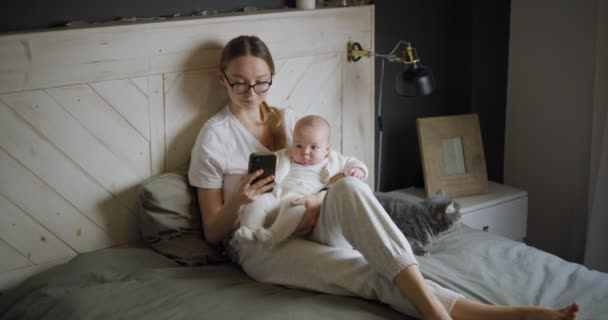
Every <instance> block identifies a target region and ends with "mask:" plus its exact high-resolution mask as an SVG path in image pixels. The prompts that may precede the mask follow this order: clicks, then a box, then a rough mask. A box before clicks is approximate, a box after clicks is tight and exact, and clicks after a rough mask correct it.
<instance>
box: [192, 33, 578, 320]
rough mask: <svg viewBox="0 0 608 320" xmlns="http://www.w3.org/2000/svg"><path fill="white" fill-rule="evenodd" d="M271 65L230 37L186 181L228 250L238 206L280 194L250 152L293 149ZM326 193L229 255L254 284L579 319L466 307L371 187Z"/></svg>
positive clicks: (416, 308)
mask: <svg viewBox="0 0 608 320" xmlns="http://www.w3.org/2000/svg"><path fill="white" fill-rule="evenodd" d="M274 71H275V70H274V63H273V60H272V57H271V55H270V52H269V51H268V48H267V47H266V45H265V44H264V43H263V42H262V41H261V40H260V39H259V38H257V37H255V36H240V37H237V38H235V39H232V40H231V41H230V42H228V44H226V46H225V47H224V50H223V52H222V56H221V60H220V66H219V70H218V79H219V81H220V83H221V85H222V86H223V87H224V88H226V91H227V93H228V97H229V99H230V102H229V104H228V105H227V106H226V107H225V108H224V109H223V110H221V111H219V112H218V113H217V114H215V115H214V116H213V117H212V118H210V119H209V120H208V121H207V122H206V123H205V125H204V126H203V128H202V129H201V131H200V133H199V136H198V138H197V140H196V143H195V146H194V149H193V150H192V158H191V162H190V170H189V173H188V176H189V179H190V183H191V184H192V185H193V186H195V187H197V188H198V197H199V204H200V210H201V214H202V220H203V230H204V233H205V237H206V239H207V241H209V242H211V243H215V244H218V243H227V240H229V238H230V237H231V236H232V233H233V231H234V230H235V227H236V226H237V225H238V216H239V213H240V212H241V208H242V207H243V206H244V205H245V204H248V203H250V202H252V201H254V200H255V199H257V198H258V197H259V196H260V195H261V194H262V193H264V192H265V191H267V190H269V189H271V188H273V187H274V185H275V182H274V178H273V177H268V178H266V179H263V180H261V181H258V182H256V183H252V181H253V180H254V179H255V178H256V177H258V176H259V175H261V174H262V172H261V171H258V172H255V173H252V174H248V175H247V174H246V169H247V161H248V157H249V154H250V153H252V152H259V151H274V150H278V149H281V148H284V147H286V146H288V145H289V144H290V143H291V132H292V130H293V126H294V119H293V115H292V114H291V113H290V112H289V111H281V110H278V109H275V108H272V107H269V106H268V105H267V104H266V103H265V102H264V99H265V97H266V94H267V92H268V90H269V89H270V87H271V85H272V76H273V75H274ZM339 178H340V177H336V179H334V180H336V182H335V183H333V184H332V185H331V187H330V188H329V191H320V192H319V193H317V194H314V195H311V196H307V197H305V198H302V199H298V200H296V201H294V205H304V206H305V207H306V212H305V215H304V218H303V219H302V222H301V223H300V225H299V226H298V229H297V233H299V234H301V235H307V238H306V239H304V238H292V239H288V240H287V241H285V243H284V244H283V245H282V246H280V247H278V248H276V249H274V250H269V249H266V248H264V246H262V245H260V244H257V243H255V242H250V243H243V244H239V245H238V247H237V248H228V249H229V251H233V252H234V253H235V257H234V259H235V260H236V261H237V262H238V263H239V264H240V265H241V266H242V267H243V269H244V270H245V272H247V273H248V274H249V275H250V276H251V277H252V278H254V279H256V280H258V281H260V282H267V283H274V284H280V285H286V286H291V287H299V288H305V289H310V290H315V291H321V292H325V293H329V294H339V295H354V296H360V297H363V298H367V299H375V300H379V301H382V302H384V303H386V304H389V305H391V306H392V307H393V308H395V309H397V310H399V311H401V312H403V313H405V314H409V315H413V316H420V317H422V318H424V319H452V318H453V319H497V320H499V319H537V320H538V319H540V320H542V319H574V318H575V317H576V312H577V311H578V305H577V304H575V303H573V304H571V305H569V306H567V307H565V308H563V309H559V310H553V309H545V308H541V307H500V306H492V305H486V304H481V303H477V302H473V301H470V300H467V299H465V298H464V297H463V296H462V295H460V294H458V293H455V292H453V291H451V290H448V289H446V288H442V287H441V286H439V285H437V284H436V283H434V282H432V281H428V280H425V279H424V278H423V277H422V274H421V273H420V270H419V268H418V262H417V261H416V258H415V257H414V255H413V253H412V249H411V247H410V245H409V243H408V241H407V239H405V237H404V236H403V234H402V233H401V232H400V231H399V230H398V229H397V227H396V226H395V225H394V223H393V222H392V221H391V220H390V218H389V217H388V214H387V213H386V212H385V211H384V209H383V208H382V206H381V205H380V204H379V203H378V201H377V200H376V198H375V197H374V195H373V193H372V191H371V190H370V188H368V187H367V185H365V184H364V183H363V182H361V181H360V180H358V179H355V178H352V177H346V178H342V179H339Z"/></svg>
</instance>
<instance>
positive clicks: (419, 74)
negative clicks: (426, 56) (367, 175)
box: [347, 40, 435, 190]
mask: <svg viewBox="0 0 608 320" xmlns="http://www.w3.org/2000/svg"><path fill="white" fill-rule="evenodd" d="M402 44H405V45H406V48H405V50H403V53H402V55H401V56H397V55H396V54H395V52H396V51H397V49H398V48H399V46H400V45H402ZM347 54H348V61H351V62H356V61H359V60H360V59H361V57H367V58H370V57H380V58H383V59H382V64H381V67H380V90H379V92H378V118H377V121H378V134H379V140H380V141H379V147H378V171H377V173H376V174H377V177H376V190H379V188H380V181H381V180H380V179H381V178H380V177H381V174H382V131H383V130H382V87H383V86H382V83H383V81H384V61H385V60H388V61H390V62H396V63H401V64H403V65H404V69H403V71H401V72H399V73H398V74H397V77H396V78H395V92H396V93H397V94H398V95H400V96H404V97H419V96H426V95H429V94H431V93H433V90H434V89H435V84H434V80H433V75H432V73H431V71H430V70H429V69H427V68H426V67H425V66H423V65H422V64H420V59H419V58H418V55H417V53H416V48H412V46H411V43H409V42H406V41H403V40H400V41H399V42H398V43H397V45H396V46H395V48H394V49H393V50H392V51H391V52H390V53H389V54H379V53H373V52H371V51H369V50H363V48H362V47H361V45H360V44H359V43H358V42H351V41H349V42H348V48H347Z"/></svg>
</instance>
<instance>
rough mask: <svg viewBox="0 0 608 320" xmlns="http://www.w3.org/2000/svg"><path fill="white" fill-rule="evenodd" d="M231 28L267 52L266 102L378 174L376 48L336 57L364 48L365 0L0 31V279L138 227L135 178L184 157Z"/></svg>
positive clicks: (213, 89)
mask: <svg viewBox="0 0 608 320" xmlns="http://www.w3.org/2000/svg"><path fill="white" fill-rule="evenodd" d="M240 34H255V35H258V36H259V37H260V38H261V39H262V40H264V41H265V42H266V44H267V45H268V47H269V48H270V51H271V52H272V54H273V56H274V58H275V61H276V66H277V74H276V77H275V78H274V80H273V87H272V88H271V91H270V94H269V96H268V102H269V103H270V104H271V105H274V106H278V107H288V108H292V109H294V110H295V111H296V113H298V114H301V115H303V114H309V113H315V114H320V115H323V116H325V117H326V118H327V119H329V120H330V122H331V124H332V144H333V145H334V147H335V148H337V149H339V150H341V151H342V152H344V153H345V154H349V155H354V156H356V157H358V158H359V159H361V160H363V161H365V162H366V163H367V164H368V165H369V167H370V168H371V170H370V171H371V173H373V172H374V170H373V168H374V101H373V100H374V81H373V77H374V69H373V68H374V63H373V59H362V60H360V61H359V62H357V63H349V62H347V61H346V45H347V41H348V40H353V41H357V42H360V43H361V44H362V45H363V47H365V48H372V47H373V45H374V7H373V6H360V7H348V8H332V9H317V10H305V11H299V10H281V11H275V12H268V13H257V14H248V15H231V16H217V17H208V18H189V19H182V20H177V21H163V22H154V23H145V24H129V25H121V26H105V27H94V28H85V29H68V30H58V31H44V32H30V33H20V34H9V35H2V36H0V289H2V288H6V287H9V286H12V285H14V284H15V283H17V282H19V281H21V280H22V279H24V278H25V277H27V276H29V275H31V274H33V273H36V272H39V271H41V270H43V269H46V268H48V267H50V266H52V265H55V264H58V263H62V262H65V261H67V260H68V259H70V258H71V257H74V256H75V255H77V254H79V253H83V252H88V251H92V250H97V249H101V248H106V247H111V246H115V245H120V244H125V243H128V241H129V239H132V238H134V237H135V236H136V233H135V228H134V225H133V223H132V217H133V208H134V207H135V203H136V196H137V189H138V186H139V184H140V183H141V182H142V181H143V180H144V179H146V178H147V177H150V176H151V175H155V174H159V173H162V172H166V171H170V170H172V169H175V168H177V167H179V166H182V165H184V164H187V162H188V160H189V154H190V150H191V147H192V144H193V142H194V139H195V137H196V134H197V133H198V130H199V129H200V127H201V125H202V123H203V122H204V121H205V120H206V119H207V118H208V117H209V116H210V115H212V114H213V113H214V112H216V111H217V110H219V109H220V108H221V107H223V106H224V105H225V103H226V101H227V100H226V97H225V93H224V92H223V90H221V89H220V86H219V85H218V83H217V80H216V68H217V64H218V61H219V55H220V51H221V48H222V46H223V45H224V44H225V43H226V42H227V41H228V40H230V39H231V38H233V37H235V36H238V35H240ZM368 181H370V184H371V182H372V181H374V176H373V174H372V175H371V176H370V178H369V180H368Z"/></svg>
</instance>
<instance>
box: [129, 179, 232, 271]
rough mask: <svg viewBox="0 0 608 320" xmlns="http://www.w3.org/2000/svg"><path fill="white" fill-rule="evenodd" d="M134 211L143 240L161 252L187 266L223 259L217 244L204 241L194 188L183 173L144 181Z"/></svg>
mask: <svg viewBox="0 0 608 320" xmlns="http://www.w3.org/2000/svg"><path fill="white" fill-rule="evenodd" d="M136 212H137V225H138V229H139V232H140V234H141V237H142V240H143V241H144V243H146V244H147V245H148V246H150V247H151V248H152V249H154V250H155V251H157V252H159V253H160V254H162V255H164V256H166V257H168V258H170V259H173V260H174V261H176V262H178V263H180V264H182V265H186V266H197V265H205V264H208V263H213V262H221V261H225V260H226V258H225V256H224V255H223V254H222V253H221V250H220V249H219V248H218V247H216V246H213V245H211V244H210V243H208V242H207V241H205V238H204V235H203V229H202V225H201V215H200V213H199V207H198V200H197V196H196V190H195V188H193V187H192V186H190V184H189V183H188V178H187V176H186V174H185V173H165V174H161V175H158V176H154V177H151V178H149V179H148V180H146V181H144V182H143V184H142V187H141V190H140V194H139V207H138V210H136Z"/></svg>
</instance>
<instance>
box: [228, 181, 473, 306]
mask: <svg viewBox="0 0 608 320" xmlns="http://www.w3.org/2000/svg"><path fill="white" fill-rule="evenodd" d="M311 240H312V241H311ZM237 246H238V247H236V248H232V249H234V250H236V252H237V254H238V262H239V263H240V265H241V266H242V267H243V269H244V270H245V272H246V273H247V274H248V275H249V276H251V277H252V278H254V279H255V280H257V281H260V282H265V283H273V284H279V285H285V286H289V287H296V288H304V289H309V290H315V291H320V292H325V293H329V294H336V295H350V296H359V297H363V298H366V299H372V300H379V301H381V302H384V303H386V304H388V305H390V306H392V307H393V308H395V309H397V310H399V311H400V312H402V313H405V314H408V315H411V316H419V315H418V312H417V311H416V309H415V308H414V306H413V305H412V304H411V303H410V302H409V301H407V300H406V299H405V298H404V297H403V296H402V295H401V293H400V291H399V289H398V288H397V286H396V285H395V284H394V283H393V279H394V278H395V276H396V275H397V274H398V273H399V272H400V271H401V270H403V269H404V268H405V267H407V266H410V265H412V264H418V262H417V260H416V258H415V257H414V254H413V252H412V248H411V247H410V244H409V242H408V241H407V240H406V239H405V237H404V236H403V234H402V233H401V232H400V231H399V229H398V228H397V227H396V226H395V224H394V223H393V222H392V220H391V219H390V217H389V216H388V214H387V213H386V211H384V208H382V206H381V205H380V203H379V202H378V201H377V200H376V197H375V196H374V194H373V192H372V191H371V189H370V188H369V186H367V185H366V184H365V183H364V182H361V181H360V180H358V179H356V178H352V177H347V178H344V179H341V180H340V181H338V182H337V183H335V184H334V185H332V186H331V188H330V189H329V191H328V193H327V195H326V197H325V201H324V203H323V206H322V207H321V215H320V217H319V220H318V222H317V225H316V227H315V229H314V230H313V232H312V234H311V235H310V236H309V240H307V239H302V238H297V237H292V238H290V239H288V240H286V241H285V242H284V243H283V244H282V245H281V246H279V247H277V248H275V249H267V248H264V246H262V245H260V244H259V243H257V242H245V243H239V244H238V245H237ZM427 285H428V286H429V287H430V289H431V290H432V292H433V293H434V294H435V295H436V297H437V298H438V299H439V301H440V302H441V303H442V304H443V305H444V306H445V308H446V309H447V310H448V312H451V311H452V307H453V306H454V303H455V302H456V299H457V298H459V297H462V295H460V294H458V293H456V292H453V291H451V290H448V289H445V288H443V287H441V286H439V285H438V284H436V283H434V282H432V281H429V280H427Z"/></svg>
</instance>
